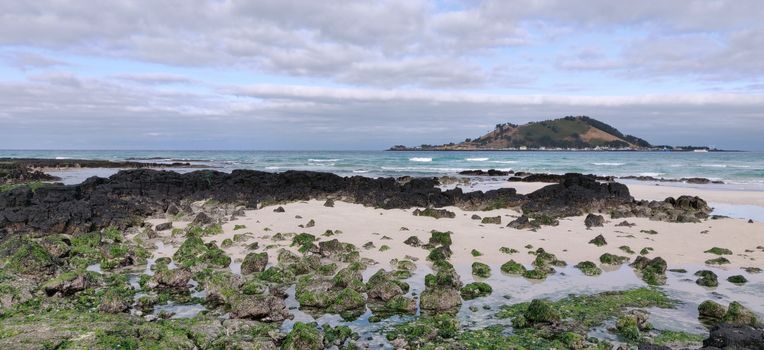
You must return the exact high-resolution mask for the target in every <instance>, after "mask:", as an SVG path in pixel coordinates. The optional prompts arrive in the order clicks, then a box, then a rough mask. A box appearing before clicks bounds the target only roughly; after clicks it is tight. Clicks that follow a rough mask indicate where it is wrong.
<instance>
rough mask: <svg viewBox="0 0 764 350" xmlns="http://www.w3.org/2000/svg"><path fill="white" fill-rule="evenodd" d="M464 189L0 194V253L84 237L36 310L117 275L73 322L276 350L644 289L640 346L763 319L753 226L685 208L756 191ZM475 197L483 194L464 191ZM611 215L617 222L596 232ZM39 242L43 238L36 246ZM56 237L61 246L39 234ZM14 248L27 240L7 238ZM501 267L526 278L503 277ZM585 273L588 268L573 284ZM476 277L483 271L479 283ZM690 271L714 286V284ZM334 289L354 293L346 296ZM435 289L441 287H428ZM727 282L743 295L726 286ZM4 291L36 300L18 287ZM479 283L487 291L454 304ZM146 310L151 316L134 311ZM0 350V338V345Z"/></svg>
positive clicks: (90, 188) (341, 181)
mask: <svg viewBox="0 0 764 350" xmlns="http://www.w3.org/2000/svg"><path fill="white" fill-rule="evenodd" d="M108 170H110V171H111V170H113V169H108ZM163 170H167V169H163ZM187 170H190V169H184V170H183V171H187ZM471 180H472V181H471V182H469V183H467V184H466V185H464V184H461V185H464V186H466V187H467V188H468V190H465V191H463V192H462V191H447V190H445V189H444V187H447V186H441V185H440V183H439V181H438V179H437V178H434V177H423V178H407V177H403V178H398V179H394V178H378V179H373V178H368V177H355V178H346V177H340V176H337V175H336V174H330V173H316V172H300V171H295V172H284V173H268V172H260V171H251V170H240V171H232V172H231V173H225V172H219V171H209V172H208V171H202V172H192V173H185V174H180V173H176V172H172V171H155V170H151V169H137V170H130V171H125V172H120V173H119V174H118V175H117V176H112V177H110V178H102V179H93V180H89V181H87V183H85V184H81V185H71V186H60V185H54V186H53V187H51V188H45V187H41V188H31V187H30V188H24V187H21V188H16V189H13V190H10V191H9V192H8V193H3V194H2V195H3V197H1V198H0V203H7V207H6V208H0V210H2V209H5V210H6V211H5V212H3V211H0V219H3V216H5V220H6V223H8V225H7V226H6V227H0V228H1V229H7V230H8V231H7V233H8V234H7V235H6V236H7V237H10V238H9V239H8V242H11V243H10V244H19V245H21V246H22V247H25V246H24V245H25V244H26V245H32V246H35V245H37V246H41V244H46V245H45V246H44V247H45V248H40V249H49V248H48V247H49V246H48V245H47V244H49V243H47V242H48V240H49V238H50V237H64V238H66V239H70V238H69V237H83V236H85V237H89V235H96V236H93V237H96V239H95V240H92V241H91V240H84V241H82V240H79V239H70V241H69V242H72V243H66V242H67V241H66V240H63V239H62V243H61V244H63V245H64V246H68V245H69V244H72V245H73V244H75V242H76V244H80V245H81V244H83V243H81V242H95V244H96V246H95V247H90V246H88V247H87V248H86V247H81V246H78V247H76V248H75V247H72V248H71V249H72V252H74V251H77V252H78V253H76V254H81V253H79V252H87V254H94V257H88V258H86V259H87V260H84V261H82V260H77V259H82V258H84V257H81V256H76V254H75V256H72V255H69V254H63V255H60V256H61V258H60V259H62V261H67V262H66V263H65V264H63V265H62V267H61V268H62V269H65V268H66V267H65V266H72V265H71V264H74V263H77V264H80V269H81V268H83V267H85V266H83V263H85V264H87V266H86V271H87V272H84V273H86V275H85V276H90V277H79V276H81V275H78V274H81V273H83V272H81V270H74V269H73V270H70V271H67V272H66V273H68V275H67V274H62V275H59V276H56V275H55V274H53V275H44V276H40V277H36V278H38V279H39V281H42V283H45V288H46V289H45V291H46V292H45V293H46V294H47V295H48V296H47V297H45V296H42V297H41V298H43V299H42V302H43V303H46V305H47V307H49V308H56V307H61V306H60V305H61V304H56V303H63V305H64V306H63V307H64V308H67V307H70V306H68V305H67V304H66V303H69V302H70V300H77V299H76V298H74V299H72V297H70V296H69V295H68V294H67V293H74V294H73V295H74V296H77V295H78V294H76V293H78V292H79V291H80V290H76V291H75V292H70V291H69V289H67V288H72V287H70V285H69V284H67V283H68V282H67V283H63V284H58V283H59V282H57V281H58V279H60V278H63V277H61V276H70V275H73V276H77V277H76V278H80V279H83V280H85V281H87V278H96V277H93V276H110V277H111V276H114V277H119V278H122V279H123V280H125V281H129V287H125V288H127V290H129V295H130V297H131V298H132V299H129V300H125V301H120V302H119V303H121V304H119V303H118V305H117V306H111V305H110V304H107V303H109V302H112V301H109V300H106V299H104V300H100V299H95V300H94V301H92V302H94V303H95V304H88V307H90V308H91V309H93V308H97V309H98V310H116V311H114V312H113V313H117V315H118V317H124V318H127V319H129V320H131V321H130V322H138V323H142V322H146V323H148V322H156V321H157V320H158V319H162V318H165V319H168V321H174V320H175V321H177V322H186V321H187V320H189V319H190V320H192V322H201V323H202V324H210V322H211V323H213V324H215V323H217V324H219V323H220V322H222V323H223V324H224V325H225V324H226V322H229V323H228V324H241V323H247V324H249V323H252V322H254V323H256V324H260V322H265V323H267V324H271V325H272V326H271V327H273V332H280V333H279V334H284V335H278V336H274V337H270V338H267V339H260V340H259V341H264V342H265V344H280V342H281V340H282V339H283V337H284V336H286V334H293V333H294V331H295V330H296V329H299V328H297V327H299V326H298V325H301V324H304V323H310V322H317V323H318V324H328V325H330V326H332V327H348V328H349V330H350V331H351V332H355V333H356V334H358V337H357V339H358V343H359V344H360V346H361V347H379V348H385V349H392V348H405V347H406V346H407V345H405V344H406V343H405V341H406V340H404V339H402V338H396V337H395V336H394V335H391V334H394V333H390V329H391V327H392V328H396V327H398V326H399V325H407V324H410V322H414V323H415V322H419V321H418V320H427V319H428V318H427V317H428V315H432V312H435V315H442V316H443V317H448V319H449V320H453V322H456V323H457V324H459V323H461V324H462V327H463V329H462V331H465V332H468V331H469V329H473V328H476V327H477V328H483V327H487V326H491V325H496V324H497V323H499V324H501V323H502V322H509V320H506V321H502V320H501V319H497V315H499V314H501V312H502V310H503V309H504V308H505V307H513V306H516V305H518V304H519V303H523V302H530V301H532V300H535V301H538V300H547V301H550V302H570V301H569V300H571V298H573V297H571V296H570V294H571V293H576V294H579V295H582V296H586V297H588V298H602V297H603V295H613V294H612V293H637V294H638V293H642V292H644V291H648V290H649V291H652V292H650V293H657V294H655V297H658V298H669V297H670V298H675V300H676V303H677V304H676V306H675V307H671V308H667V309H654V308H647V309H645V310H643V311H640V312H645V313H646V315H648V316H645V317H648V318H649V321H650V323H652V324H653V325H655V326H656V327H657V328H655V329H653V330H654V331H648V330H644V334H646V335H647V334H649V335H648V337H649V339H659V338H658V337H659V336H660V335H661V334H665V333H666V332H675V333H671V334H681V335H682V336H683V337H687V338H688V339H691V340H686V341H684V342H683V343H681V344H677V347H675V348H676V349H678V348H682V347H686V346H687V345H688V344H697V341H696V339H702V338H701V334H706V333H707V332H708V330H707V328H706V326H705V324H704V323H703V320H701V319H700V318H699V313H698V308H699V307H700V303H701V301H703V300H714V301H715V302H719V303H724V304H731V303H732V302H739V303H741V305H743V306H744V308H745V310H746V312H749V313H751V314H752V315H764V303H762V299H761V297H760V295H762V293H764V289H762V286H764V274H761V273H758V272H759V270H757V268H759V267H760V266H761V261H762V260H764V244H763V243H764V242H763V241H762V237H761V232H762V231H764V220H759V219H758V218H757V219H756V220H754V221H748V220H747V219H745V218H714V217H713V212H712V211H711V208H709V207H708V206H707V205H706V202H705V201H703V200H702V199H698V198H694V197H693V196H700V197H702V198H705V199H706V200H707V201H708V204H710V206H711V207H713V204H714V203H726V204H729V205H757V206H758V205H762V204H764V203H762V196H761V195H760V193H761V192H756V191H730V190H720V189H719V188H718V186H724V185H718V186H716V185H714V186H709V187H708V188H703V187H702V186H706V185H693V186H692V187H680V186H670V185H669V186H667V185H665V184H660V185H648V184H629V185H628V186H625V185H623V184H619V183H607V182H598V181H597V178H596V177H592V176H588V175H581V174H570V175H565V176H563V177H562V180H564V181H561V182H560V183H559V184H552V183H539V182H509V181H506V177H503V178H496V179H495V178H480V177H475V178H471ZM456 183H457V184H459V180H458V179H457V182H456ZM486 186H488V187H486ZM508 188H514V189H516V190H517V191H516V192H515V191H513V190H509V189H508ZM627 188H628V191H629V192H628V193H627V192H626V189H627ZM474 190H486V191H484V192H482V191H481V192H474V193H470V192H472V191H474ZM685 195H689V196H688V197H682V196H685ZM632 197H633V198H635V199H637V200H642V199H645V200H652V202H647V201H645V202H635V201H632ZM666 197H674V198H676V199H677V200H676V201H674V200H667V201H664V199H665V198H666ZM17 198H27V199H26V200H23V201H18V200H17ZM48 203H51V204H50V205H49V204H48ZM426 207H430V208H429V209H428V210H425V208H426ZM497 208H498V209H497ZM526 210H528V211H529V212H530V213H531V214H528V212H526ZM423 212H425V214H422V215H416V213H420V214H421V213H423ZM523 212H526V214H528V215H530V216H531V217H532V221H531V222H528V218H527V217H526V216H525V215H523ZM41 213H43V214H45V213H48V214H49V215H41ZM573 213H576V214H573ZM614 213H620V214H618V215H619V216H617V217H615V216H613V217H611V215H615V214H614ZM25 215H26V219H24V216H25ZM600 215H601V216H600ZM621 215H623V216H621ZM47 216H49V217H68V218H70V220H69V221H67V222H66V225H60V224H58V222H55V221H48V220H44V219H43V218H42V217H47ZM436 217H438V218H436ZM523 218H525V219H526V222H525V224H523V221H522V219H523ZM11 220H12V222H11ZM598 220H599V221H598ZM40 228H43V231H45V233H43V234H42V238H39V236H36V235H38V234H40V233H39V232H38V231H39V230H40ZM89 231H90V232H89ZM53 232H56V233H62V234H64V235H51V236H50V237H46V234H50V233H53ZM107 232H108V237H109V238H107V239H105V240H104V238H103V237H104V236H103V235H105V234H107ZM24 234H31V235H30V236H29V237H28V238H18V237H26V236H23V235H24ZM436 236H437V237H439V238H437V240H436ZM444 236H446V237H447V240H444V238H443V237H444ZM14 239H21V241H14ZM38 242H39V243H38ZM433 242H436V243H433ZM437 242H441V243H437ZM442 242H447V243H442ZM594 243H596V244H594ZM85 244H90V243H85ZM438 244H440V246H438ZM24 249H31V248H24ZM50 249H60V245H54V246H52V248H50ZM53 251H58V250H53ZM112 252H116V253H112ZM140 252H145V253H140ZM436 253H437V254H436ZM45 254H47V253H45ZM113 254H129V255H127V256H116V257H115V256H113ZM134 254H135V255H134ZM137 254H141V255H140V256H138V255H137ZM439 256H440V257H439ZM13 258H14V259H30V258H34V257H28V256H27V255H25V256H23V257H21V258H18V257H15V256H14V257H13ZM540 259H541V260H540ZM54 261H58V260H54ZM539 261H541V262H539ZM545 261H551V264H553V265H548V264H549V262H545ZM510 263H511V264H514V265H511V266H513V267H512V268H513V269H522V271H523V272H522V273H517V272H511V270H509V268H507V271H504V270H505V269H504V268H505V265H507V264H510ZM584 263H586V264H589V265H590V266H592V267H588V268H587V269H588V270H585V269H584V268H583V267H581V266H584V265H583V264H584ZM255 264H256V265H255ZM641 264H657V265H656V266H657V267H655V269H656V270H654V272H649V273H648V271H653V270H644V269H645V267H641V266H643V265H641ZM6 266H26V265H25V263H18V262H14V263H11V264H7V265H6ZM32 266H34V265H32ZM476 266H478V268H480V269H483V271H485V270H486V269H488V270H490V272H488V273H485V272H480V274H482V275H478V272H476ZM552 266H554V267H552ZM17 268H18V267H17ZM22 268H23V267H22ZM324 269H326V270H324ZM592 269H593V270H594V271H593V272H592ZM651 269H652V267H651ZM45 271H47V270H44V269H43V270H41V271H35V272H34V273H36V274H40V273H42V274H44V273H46V272H45ZM379 271H382V272H379ZM508 271H509V272H508ZM587 271H588V272H587ZM698 273H701V274H706V275H708V274H710V275H712V276H713V279H712V280H713V283H715V284H714V285H711V284H710V283H711V282H708V281H706V280H704V279H702V278H699V277H697V274H698ZM380 274H381V275H380ZM446 275H448V276H450V277H445V276H446ZM373 276H377V277H376V278H381V277H379V276H390V277H384V278H391V279H392V278H395V279H397V280H398V282H386V283H393V284H388V285H387V286H388V287H385V288H394V289H395V288H398V287H394V286H398V284H397V283H405V285H406V288H405V290H401V291H398V292H395V293H396V294H395V297H396V298H397V299H389V300H395V301H396V304H393V305H394V307H399V308H401V309H395V310H394V312H392V314H388V313H386V312H390V310H387V311H385V310H386V309H385V308H387V307H389V306H387V304H384V307H383V308H382V309H379V307H380V305H379V303H380V299H375V298H379V295H387V294H385V293H387V292H380V291H372V290H373V288H377V287H375V283H376V282H374V281H375V277H373ZM392 276H398V277H392ZM436 276H438V277H436ZM651 276H652V277H651ZM66 278H68V277H66ZM98 278H101V277H98ZM347 278H350V279H351V280H353V281H355V282H352V283H350V282H344V279H347ZM433 278H434V279H435V280H437V281H440V280H441V279H443V280H444V281H451V282H448V283H446V284H443V285H441V284H439V283H441V282H437V283H438V284H435V285H434V286H433V285H432V281H433ZM704 278H705V277H704ZM741 279H742V280H744V281H746V282H744V283H739V282H737V281H740V280H741ZM12 281H13V283H16V285H18V284H20V285H22V286H25V287H23V288H36V287H35V286H36V284H31V287H30V281H29V279H28V278H27V277H19V279H17V280H12ZM338 281H340V282H338ZM428 281H430V282H428ZM0 283H2V282H0ZM78 283H79V282H78ZM83 283H85V282H83ZM252 283H254V285H256V286H258V287H257V288H259V289H256V290H257V292H254V293H255V295H252V294H249V293H252V291H251V290H250V289H247V288H249V287H247V286H249V285H250V284H252ZM337 283H342V284H337ZM346 283H347V284H346ZM353 285H355V286H356V287H352V286H353ZM14 286H15V285H14ZM485 286H488V287H487V288H490V289H489V290H490V291H489V292H487V293H486V292H485V291H480V293H482V294H480V295H476V296H472V295H470V294H469V293H474V292H475V291H474V288H478V289H481V288H486V287H485ZM648 287H649V288H650V289H647V288H648ZM14 288H15V287H14ZM74 288H80V287H74ZM82 288H83V289H85V290H88V291H89V292H90V291H91V290H97V289H98V288H101V287H100V286H98V285H93V286H88V285H86V286H85V287H82ZM120 288H121V287H120ZM353 288H358V290H355V289H353ZM168 289H169V290H171V291H172V292H170V293H169V294H168V292H167V290H168ZM351 289H352V290H351ZM481 290H482V289H481ZM603 292H607V293H604V294H598V293H603ZM337 293H340V294H337ZM379 293H382V294H379ZM23 295H26V294H23ZM29 295H30V297H31V295H32V294H31V292H30V293H29ZM51 295H52V297H51ZM375 295H376V296H375ZM339 296H343V297H342V298H339ZM24 298H26V296H24ZM146 298H155V299H156V300H159V301H151V302H152V303H154V304H150V305H144V304H143V303H144V302H148V301H145V299H146ZM385 298H386V297H385ZM155 299H151V300H155ZM163 299H164V300H163ZM0 300H6V299H2V298H0ZM21 300H24V299H21ZM26 300H27V301H28V300H29V299H26ZM389 300H388V299H382V301H384V302H387V301H389ZM572 300H575V299H572ZM672 300H673V299H672ZM14 302H16V303H18V301H15V300H13V299H11V303H14ZM350 302H352V303H354V304H352V305H346V303H350ZM50 303H53V305H54V306H50ZM99 303H100V304H99ZM375 303H376V304H375ZM399 303H403V304H399ZM13 305H14V304H11V306H13ZM17 305H18V304H17ZM21 305H23V304H21ZM375 305H376V306H375ZM0 306H2V305H0ZM626 306H628V305H627V304H625V305H623V306H617V307H615V308H614V309H611V311H609V312H610V313H612V314H611V316H609V317H614V318H622V317H626V316H624V315H631V314H630V312H632V311H627V308H626ZM112 307H113V309H112ZM351 309H352V313H351V314H348V313H346V311H351ZM380 310H381V311H380ZM106 312H108V313H112V311H106ZM585 312H590V311H585ZM391 316H392V317H391ZM439 317H440V316H439ZM221 319H222V320H223V321H220V320H221ZM8 320H9V321H6V322H5V323H2V322H0V324H2V325H3V326H4V327H7V326H12V327H21V328H14V329H22V331H19V332H18V333H17V334H16V335H14V336H13V337H11V338H10V339H26V338H25V337H27V336H28V335H29V334H31V333H30V332H29V331H28V330H27V329H26V328H24V326H23V325H24V323H23V322H21V323H19V320H18V318H9V319H8ZM165 322H167V321H165ZM248 322H249V323H248ZM301 322H304V323H301ZM449 322H450V321H449ZM17 323H18V324H21V326H17V325H16V324H17ZM478 326H479V327H478ZM576 327H580V326H576ZM323 329H326V328H323ZM576 329H579V328H576ZM228 331H229V330H228V328H225V332H228ZM576 332H581V330H576ZM583 332H585V333H584V334H589V333H590V332H596V333H595V334H597V335H596V337H597V339H598V340H597V341H596V342H614V343H616V344H620V343H621V342H622V341H623V338H621V337H620V336H619V335H618V334H619V332H618V331H613V330H611V329H599V328H597V327H595V328H591V327H590V326H589V327H586V328H583ZM651 332H652V333H651ZM711 332H712V334H713V331H711ZM274 334H275V333H274ZM7 341H10V340H5V339H0V344H9V343H7ZM587 341H589V340H587ZM402 342H403V343H402ZM596 342H595V343H596ZM521 343H522V341H521ZM626 343H630V342H629V341H627V342H626ZM10 344H12V343H10ZM401 344H404V345H401ZM523 344H525V343H523ZM525 345H527V344H525ZM268 346H271V345H268ZM680 346H681V347H680Z"/></svg>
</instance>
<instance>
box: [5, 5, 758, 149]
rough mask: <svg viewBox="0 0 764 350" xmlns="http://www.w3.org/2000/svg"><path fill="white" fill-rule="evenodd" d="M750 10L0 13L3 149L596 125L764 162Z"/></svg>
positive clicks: (310, 143) (322, 139)
mask: <svg viewBox="0 0 764 350" xmlns="http://www.w3.org/2000/svg"><path fill="white" fill-rule="evenodd" d="M759 6H760V3H758V2H757V1H715V2H708V1H684V2H666V1H642V2H639V3H615V2H612V1H598V0H597V1H594V0H593V1H585V2H583V4H582V3H573V2H569V1H542V2H539V1H512V2H508V1H478V2H473V1H468V2H460V1H447V2H430V1H382V2H358V1H327V2H315V1H297V0H290V1H284V0H282V1H255V2H251V1H233V0H230V1H201V0H199V1H114V2H108V3H105V2H59V1H35V2H15V1H0V94H2V95H1V96H2V97H0V107H2V108H0V129H2V130H3V136H4V137H3V139H2V140H0V148H143V149H146V148H173V149H201V148H212V149H380V148H386V147H388V146H390V145H392V144H397V143H403V144H418V143H442V142H449V141H458V140H461V139H463V138H465V137H474V136H477V135H480V134H482V133H484V132H485V131H487V130H488V129H490V128H492V127H493V125H494V124H496V123H501V122H516V123H518V122H526V121H531V120H539V119H546V118H555V117H560V116H564V115H590V116H592V117H595V118H598V119H602V120H603V121H607V122H609V123H612V124H613V125H614V126H616V127H618V128H620V129H623V130H625V131H627V132H629V133H632V134H636V135H639V136H643V137H645V138H647V139H648V140H650V141H651V142H653V143H659V144H663V143H666V144H706V145H708V144H711V145H715V146H718V147H725V148H740V149H764V143H763V142H761V141H760V139H761V137H760V135H761V134H762V132H764V94H762V89H761V88H756V87H757V86H761V85H762V84H764V82H763V81H762V78H763V77H764V74H763V73H764V63H762V62H763V61H762V60H761V57H764V39H762V38H764V24H762V22H761V21H760V18H759V17H760V16H759V15H758V14H759V13H760V11H757V8H758V7H759ZM103 62H107V63H108V64H105V63H103ZM224 76H225V77H228V78H223V77H224ZM231 76H233V78H230V77H231Z"/></svg>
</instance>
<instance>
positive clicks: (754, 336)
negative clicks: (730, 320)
mask: <svg viewBox="0 0 764 350" xmlns="http://www.w3.org/2000/svg"><path fill="white" fill-rule="evenodd" d="M702 349H707V350H711V349H764V330H762V329H757V328H754V327H751V326H746V325H731V324H726V323H723V324H719V325H716V326H714V327H713V328H711V332H710V334H709V336H708V338H707V339H706V340H704V341H703V348H702Z"/></svg>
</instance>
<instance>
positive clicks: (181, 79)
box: [114, 73, 193, 85]
mask: <svg viewBox="0 0 764 350" xmlns="http://www.w3.org/2000/svg"><path fill="white" fill-rule="evenodd" d="M114 78H116V79H118V80H124V81H128V82H132V83H136V84H146V85H167V84H190V83H192V82H193V80H192V79H190V78H188V77H185V76H183V75H179V74H170V73H137V74H136V73H130V74H117V75H115V76H114Z"/></svg>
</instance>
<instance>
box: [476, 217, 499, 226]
mask: <svg viewBox="0 0 764 350" xmlns="http://www.w3.org/2000/svg"><path fill="white" fill-rule="evenodd" d="M480 223H481V224H495V225H501V216H486V217H484V218H483V219H481V220H480Z"/></svg>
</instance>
